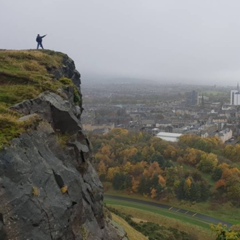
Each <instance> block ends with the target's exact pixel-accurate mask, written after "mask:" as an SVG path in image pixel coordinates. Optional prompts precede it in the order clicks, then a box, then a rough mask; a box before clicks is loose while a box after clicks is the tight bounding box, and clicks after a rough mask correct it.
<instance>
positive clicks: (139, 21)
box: [0, 0, 240, 86]
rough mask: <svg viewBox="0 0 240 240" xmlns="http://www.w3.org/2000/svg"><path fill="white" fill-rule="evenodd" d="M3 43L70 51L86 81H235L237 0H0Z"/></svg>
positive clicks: (239, 52) (239, 68)
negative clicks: (40, 43) (40, 39)
mask: <svg viewBox="0 0 240 240" xmlns="http://www.w3.org/2000/svg"><path fill="white" fill-rule="evenodd" d="M0 4H1V14H0V20H1V22H2V23H3V24H4V28H1V30H0V31H1V39H0V48H1V49H16V50H20V49H35V48H36V46H37V43H36V41H35V38H36V35H37V34H40V35H44V34H47V36H46V37H45V38H44V39H43V46H44V47H45V48H46V49H52V50H55V51H61V52H64V53H67V54H68V55H69V56H70V57H71V58H72V59H73V60H74V61H75V64H76V67H77V69H78V70H79V72H80V73H81V74H82V80H83V81H87V80H88V79H90V78H91V77H92V76H95V77H96V78H101V77H107V78H115V77H118V78H136V79H152V80H154V81H158V82H162V83H181V82H182V83H191V84H200V85H201V84H208V85H213V84H216V85H230V86H236V85H237V83H238V82H240V18H239V9H240V1H239V0H232V1H226V0H211V1H208V0H196V1H191V0H181V1H179V0H168V1H166V0H165V1H164V0H150V1H146V0H130V1H129V0H122V1H112V0H103V1H99V0H90V1H86V0H68V1H66V0H42V1H41V3H39V1H36V0H23V1H4V0H0Z"/></svg>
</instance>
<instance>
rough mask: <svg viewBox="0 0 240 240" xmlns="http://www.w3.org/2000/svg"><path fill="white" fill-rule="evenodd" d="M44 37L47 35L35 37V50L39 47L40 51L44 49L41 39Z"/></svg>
mask: <svg viewBox="0 0 240 240" xmlns="http://www.w3.org/2000/svg"><path fill="white" fill-rule="evenodd" d="M45 36H47V34H46V35H43V36H40V35H39V34H38V35H37V38H36V41H37V49H38V48H39V46H40V47H41V48H42V49H44V48H43V45H42V39H43V38H44V37H45Z"/></svg>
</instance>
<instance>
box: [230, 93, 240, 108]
mask: <svg viewBox="0 0 240 240" xmlns="http://www.w3.org/2000/svg"><path fill="white" fill-rule="evenodd" d="M230 104H231V105H235V106H239V105H240V92H239V90H231V94H230Z"/></svg>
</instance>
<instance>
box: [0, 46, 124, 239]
mask: <svg viewBox="0 0 240 240" xmlns="http://www.w3.org/2000/svg"><path fill="white" fill-rule="evenodd" d="M35 52H36V51H35ZM49 53H50V57H51V55H52V54H53V53H52V52H49V51H43V52H42V53H41V54H46V56H48V57H49ZM28 54H29V59H31V55H33V56H34V51H32V52H31V51H30V52H29V53H28ZM36 54H38V53H37V52H36ZM54 54H55V53H54ZM61 56H62V62H61V63H60V64H59V66H58V67H54V68H52V67H49V66H47V65H46V66H45V68H46V69H47V71H48V73H49V74H51V76H52V80H53V81H58V80H59V79H61V78H68V79H71V80H72V82H73V83H74V85H75V86H77V89H78V91H79V92H78V95H79V96H81V93H80V83H81V82H80V74H79V73H78V71H77V70H76V69H75V65H74V62H73V60H71V59H70V58H69V57H68V56H67V55H64V54H61ZM19 60H20V61H21V58H20V59H18V61H19ZM1 68H2V69H3V65H1V66H0V83H2V84H6V81H7V79H8V78H7V77H6V76H8V75H6V72H4V71H2V69H1ZM30 70H31V69H30ZM35 71H36V69H35ZM1 73H2V74H1ZM3 76H4V77H3ZM3 79H4V80H3ZM10 80H11V81H14V79H9V81H10ZM0 94H1V93H0ZM75 96H76V90H75V88H74V87H71V86H68V87H64V88H59V89H57V91H55V92H53V91H49V90H47V91H43V92H42V93H41V94H40V95H38V96H37V97H35V98H33V99H27V100H24V101H22V102H20V103H17V104H14V105H13V106H11V110H12V111H14V112H18V114H19V119H18V121H19V122H21V123H24V122H31V124H28V126H29V127H28V128H27V129H26V131H24V132H23V133H21V134H20V135H19V136H18V137H17V138H14V139H12V140H11V142H10V144H8V145H6V146H4V147H3V148H2V149H1V150H0V239H1V240H5V239H8V240H14V239H16V240H17V239H19V240H26V239H29V240H53V239H58V240H73V239H76V240H87V239H89V240H98V239H99V240H100V239H104V240H108V239H109V240H115V239H116V240H119V239H127V238H126V236H125V233H124V232H122V231H119V229H118V230H117V229H116V228H115V227H114V225H113V224H111V221H110V220H109V219H108V218H106V217H105V216H104V208H103V187H102V184H101V182H100V181H99V178H98V176H97V174H96V172H95V170H94V168H93V166H92V164H91V158H92V157H91V150H90V143H89V141H88V139H87V137H86V136H85V135H84V132H83V130H82V127H81V121H80V116H81V111H82V106H81V99H80V101H77V104H76V101H75Z"/></svg>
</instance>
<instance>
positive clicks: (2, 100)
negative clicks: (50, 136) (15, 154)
mask: <svg viewBox="0 0 240 240" xmlns="http://www.w3.org/2000/svg"><path fill="white" fill-rule="evenodd" d="M64 57H66V55H64V54H62V53H57V52H53V51H48V50H44V51H32V50H30V51H5V50H1V51H0V150H1V149H2V148H3V146H5V145H6V144H8V143H9V142H10V141H11V140H12V139H13V138H15V137H17V136H19V134H21V133H22V132H23V131H25V130H26V128H27V127H28V125H29V123H21V122H19V121H18V118H19V117H20V115H19V114H17V113H16V112H14V111H12V110H11V109H10V107H11V106H12V105H14V104H16V103H19V102H22V101H23V100H26V99H31V98H35V97H37V96H38V95H39V94H40V93H42V92H44V91H46V90H49V91H53V92H56V93H57V89H59V88H60V87H63V86H65V85H73V83H72V82H71V81H67V80H66V79H62V80H60V81H56V79H55V77H54V75H53V74H52V73H53V72H54V70H56V69H58V68H60V67H62V66H63V59H64Z"/></svg>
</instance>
